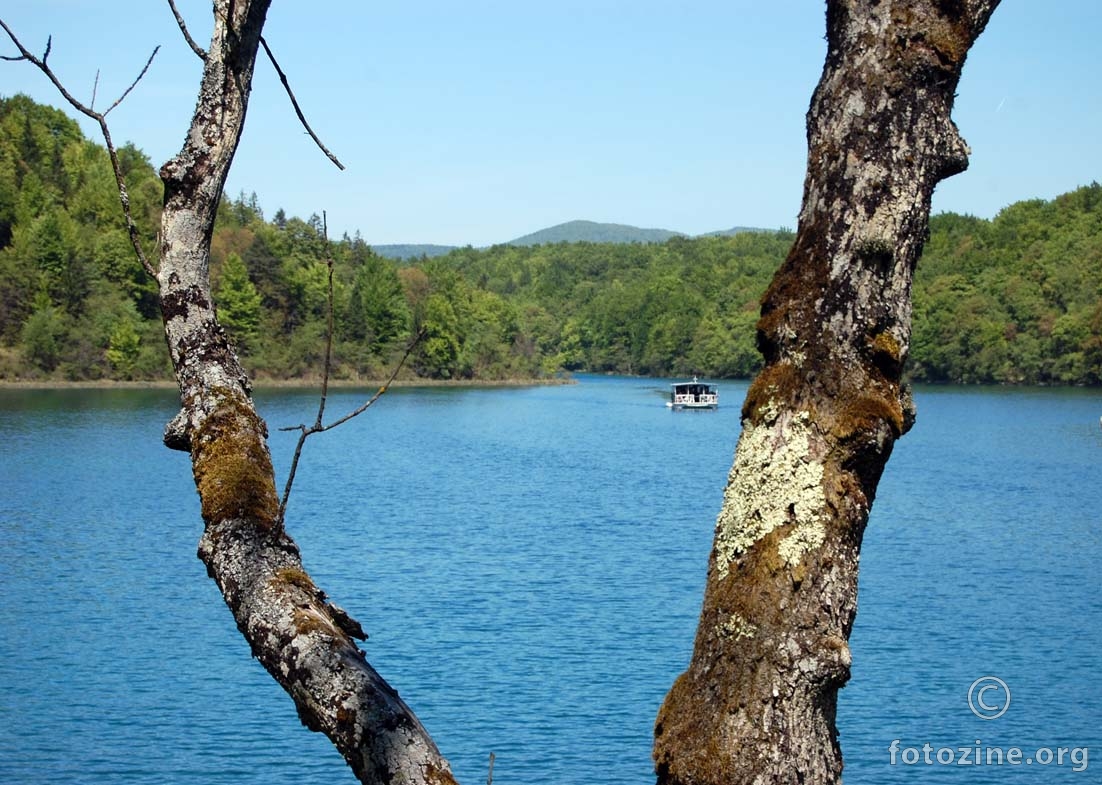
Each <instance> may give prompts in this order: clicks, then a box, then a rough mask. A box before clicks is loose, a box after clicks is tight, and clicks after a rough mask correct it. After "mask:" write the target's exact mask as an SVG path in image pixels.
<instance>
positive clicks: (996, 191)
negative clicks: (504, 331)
mask: <svg viewBox="0 0 1102 785" xmlns="http://www.w3.org/2000/svg"><path fill="white" fill-rule="evenodd" d="M178 5H179V7H180V8H181V10H182V12H183V13H184V15H185V16H186V17H187V19H188V20H189V23H190V26H191V29H192V32H193V34H194V35H195V37H196V38H197V39H199V40H200V41H201V42H202V43H204V44H205V42H206V39H207V37H208V36H209V31H210V19H209V17H210V3H209V2H206V0H180V2H179V3H178ZM823 9H824V5H823V3H821V2H818V1H817V0H773V2H768V3H764V2H760V0H754V1H753V2H751V1H750V0H728V1H727V2H713V1H712V0H707V1H705V0H701V1H700V2H680V3H679V2H674V1H671V0H661V1H658V0H554V1H553V2H546V1H544V0H500V1H497V2H495V1H493V0H464V2H457V1H455V0H449V1H448V2H444V1H443V0H433V1H429V2H421V1H419V0H402V2H394V0H391V1H390V2H376V1H374V0H372V1H371V2H367V1H364V0H334V1H333V2H324V1H320V2H303V1H302V0H294V2H288V1H287V0H283V1H282V2H280V1H279V0H277V1H276V2H274V3H273V6H272V10H271V11H270V13H269V16H268V25H267V27H266V33H265V35H266V38H267V40H268V42H269V43H270V44H271V45H272V47H273V49H274V50H275V53H276V56H277V58H278V59H279V60H280V63H281V65H282V66H283V69H284V70H285V71H286V72H287V73H288V75H289V77H290V79H291V84H292V86H293V87H294V89H295V91H296V94H297V95H298V98H299V101H300V103H301V104H302V105H303V107H304V109H305V111H306V113H307V116H308V118H309V120H310V122H311V124H312V125H313V127H314V128H315V130H316V131H317V132H318V133H319V134H320V135H321V137H322V138H323V140H324V141H325V142H326V144H327V145H328V146H329V147H330V148H331V149H332V150H333V151H334V152H335V153H336V154H337V155H338V156H339V157H340V158H341V159H342V160H343V161H344V163H345V164H346V165H347V167H348V170H347V171H345V172H339V171H337V169H336V168H335V167H333V166H332V164H330V163H329V162H328V161H327V160H326V159H325V158H324V156H323V155H322V154H321V152H320V151H318V150H317V149H316V148H315V147H314V146H313V144H312V142H310V140H309V138H308V137H306V136H305V135H304V133H303V131H302V129H301V127H300V126H299V124H298V121H297V120H296V119H295V116H294V114H293V112H292V109H291V106H290V103H289V102H288V100H287V98H286V96H285V95H284V93H283V89H282V87H281V86H280V84H279V80H278V78H277V76H276V74H275V72H274V70H273V69H272V68H271V66H270V65H269V64H268V63H267V62H266V61H262V62H261V63H260V64H259V66H258V68H257V76H256V79H255V82H254V92H253V97H252V103H251V105H250V114H249V120H248V124H247V130H246V133H245V137H244V139H243V141H242V144H241V147H240V149H239V152H238V155H237V159H236V162H235V164H234V168H233V171H232V173H231V176H230V181H229V185H228V190H229V192H230V193H231V194H236V193H237V192H238V191H241V190H244V191H246V192H251V191H255V192H256V193H257V194H258V196H259V198H260V202H261V205H262V206H263V208H264V209H265V212H266V214H267V215H268V217H271V215H272V214H273V213H274V212H275V210H276V209H277V208H280V207H282V208H283V209H284V210H286V212H287V213H288V215H298V216H301V217H307V216H309V215H310V214H311V213H315V212H316V213H319V214H320V213H321V212H322V211H323V210H325V211H327V213H328V215H329V223H330V229H331V232H333V233H334V234H337V235H339V234H340V233H341V232H349V233H352V232H355V231H356V230H359V231H360V232H361V233H362V235H363V237H364V239H365V240H367V241H368V242H371V243H379V244H381V243H406V242H408V243H441V244H449V245H465V244H468V243H469V244H472V245H475V246H479V245H488V244H491V243H494V242H503V241H506V240H509V239H512V238H514V237H517V236H519V235H523V234H526V233H528V232H531V231H535V230H537V229H541V228H544V227H547V226H550V225H553V224H557V223H561V222H563V221H568V220H572V219H576V218H583V219H589V220H595V221H611V222H616V223H627V224H634V225H636V226H644V227H661V228H666V229H674V230H678V231H683V232H687V233H690V234H696V233H702V232H707V231H712V230H716V229H725V228H729V227H731V226H736V225H740V226H759V227H767V228H775V227H779V226H789V227H794V226H795V223H796V215H797V213H798V212H799V207H800V196H801V188H802V182H803V172H804V166H805V155H806V149H805V137H804V113H805V111H806V109H807V106H808V102H809V99H810V96H811V92H812V90H813V88H814V86H815V84H816V82H817V80H818V77H819V73H820V70H821V68H822V59H823V55H824V41H823V33H824V10H823ZM0 18H3V19H4V20H5V21H6V22H7V23H8V24H9V25H11V26H12V27H13V28H14V29H15V30H16V31H17V32H18V33H19V34H20V35H21V37H22V38H23V40H24V43H26V44H27V45H28V46H29V47H30V48H31V49H32V50H35V51H38V52H41V50H42V48H43V47H44V45H45V41H46V37H47V35H50V34H52V35H53V39H54V42H53V52H52V54H51V56H50V62H51V64H52V65H53V66H54V67H55V69H56V70H57V71H58V72H59V73H60V75H61V76H62V78H63V79H64V80H65V81H66V83H67V84H68V85H70V87H71V89H72V90H73V91H74V92H75V93H77V94H78V95H80V96H82V97H85V98H88V97H90V95H91V88H92V83H93V80H94V77H95V73H96V70H97V69H99V71H100V74H101V75H100V90H99V94H100V99H99V105H100V106H101V107H102V106H104V105H106V104H107V103H108V102H109V101H111V100H114V97H115V95H116V94H117V93H118V92H119V91H121V90H122V89H123V88H124V87H125V86H126V85H127V84H129V82H130V81H131V80H132V79H133V77H134V75H135V74H136V73H137V71H138V70H139V69H140V67H141V65H142V63H144V61H145V59H146V57H148V55H149V52H150V51H151V50H152V48H153V46H154V45H156V44H161V45H162V50H161V53H160V54H159V55H158V57H157V59H156V61H155V62H154V65H153V67H152V69H151V71H150V74H149V75H148V76H147V77H146V79H145V80H144V81H143V82H142V83H141V85H140V86H139V87H138V89H137V90H136V91H135V92H134V94H133V95H132V96H131V97H130V98H129V99H128V101H127V102H126V103H125V104H123V105H122V106H121V107H120V108H119V109H117V110H116V111H115V112H114V113H113V114H112V115H111V118H110V119H111V125H112V133H113V134H114V137H115V139H116V141H117V142H122V141H132V142H134V143H135V144H136V145H138V146H139V147H141V148H142V149H143V150H145V151H146V152H147V153H148V154H149V156H150V158H151V159H152V161H153V163H154V164H155V165H157V166H159V165H160V164H161V163H162V162H163V161H164V160H166V159H167V158H169V157H170V156H171V155H172V154H173V153H174V152H175V151H176V150H177V149H178V148H179V146H180V143H181V142H182V140H183V135H184V131H185V129H186V127H187V122H188V119H189V116H190V113H191V110H192V108H193V106H194V101H195V92H196V88H197V85H198V79H199V73H200V63H199V60H198V58H196V57H195V56H194V55H193V54H192V53H191V51H190V50H189V49H188V48H187V47H186V45H185V44H184V42H183V39H182V38H181V36H180V34H179V32H178V30H177V29H176V25H175V22H174V21H173V19H172V16H171V14H170V12H169V10H168V7H167V4H166V3H162V2H158V1H157V0H5V2H4V3H3V6H2V7H0ZM1100 35H1102V3H1099V2H1097V0H1055V1H1054V2H1045V3H1042V2H1038V1H1037V0H1004V2H1003V4H1002V6H1001V7H1000V8H999V9H998V10H997V11H996V12H995V15H994V17H993V19H992V22H991V24H990V25H989V26H988V29H987V31H986V32H985V33H984V35H983V37H982V38H981V39H980V41H979V43H978V44H977V45H976V47H975V48H974V49H973V51H972V54H971V55H970V56H969V59H968V63H967V65H966V67H965V73H964V78H963V80H962V82H961V86H960V90H959V98H958V101H957V108H956V112H955V115H954V116H955V118H956V120H957V123H958V125H959V126H960V128H961V131H962V132H963V134H964V136H965V138H966V139H967V140H968V142H969V143H970V145H971V146H972V150H973V155H972V165H971V168H970V169H969V171H968V172H966V173H964V174H962V175H958V176H957V177H955V178H953V179H951V180H949V181H947V182H945V183H943V184H942V185H941V186H940V187H939V189H938V193H937V194H936V195H935V201H934V209H935V211H941V210H955V211H958V212H966V213H972V214H974V215H979V216H982V217H991V216H993V215H994V214H995V213H997V212H998V211H999V210H1000V209H1001V208H1002V207H1004V206H1006V205H1007V204H1009V203H1011V202H1014V201H1017V200H1020V199H1028V198H1037V197H1040V198H1046V199H1047V198H1051V197H1053V196H1055V195H1057V194H1059V193H1062V192H1064V191H1068V190H1071V189H1073V188H1076V187H1077V186H1079V185H1084V184H1087V183H1090V182H1091V181H1092V180H1102V152H1100V150H1102V143H1100V142H1099V138H1100V132H1102V46H1099V44H1098V43H1097V42H1098V39H1099V37H1100ZM0 52H2V53H5V54H11V52H12V50H11V47H10V45H9V44H7V42H6V40H5V41H4V42H0ZM16 92H25V93H27V94H29V95H31V96H32V97H34V98H35V99H36V100H39V101H43V102H48V103H52V104H55V105H59V101H60V99H59V98H58V97H57V96H56V95H55V94H54V92H53V88H52V87H51V86H50V85H49V84H48V83H47V82H46V81H45V78H44V77H43V76H42V75H41V74H39V73H38V72H37V71H36V70H35V69H33V68H32V67H30V66H28V65H27V64H25V63H16V64H12V63H0V94H3V95H12V94H14V93H16ZM82 125H83V126H84V127H85V130H86V132H87V133H89V134H91V133H92V132H93V130H94V129H93V128H92V127H91V126H90V124H88V123H82Z"/></svg>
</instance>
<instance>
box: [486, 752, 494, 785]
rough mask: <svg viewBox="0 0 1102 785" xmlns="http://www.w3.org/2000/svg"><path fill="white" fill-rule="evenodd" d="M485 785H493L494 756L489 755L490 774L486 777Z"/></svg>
mask: <svg viewBox="0 0 1102 785" xmlns="http://www.w3.org/2000/svg"><path fill="white" fill-rule="evenodd" d="M486 785H494V754H493V753H492V752H491V753H490V773H489V774H487V775H486Z"/></svg>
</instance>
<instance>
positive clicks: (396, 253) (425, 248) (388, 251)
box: [371, 244, 459, 260]
mask: <svg viewBox="0 0 1102 785" xmlns="http://www.w3.org/2000/svg"><path fill="white" fill-rule="evenodd" d="M458 247H459V246H456V245H400V244H399V245H373V246H371V250H373V251H374V252H375V253H377V254H379V256H385V257H387V258H388V259H399V260H405V259H420V258H421V257H422V256H428V257H429V258H432V257H433V256H443V255H444V254H446V253H449V252H450V251H454V250H455V249H456V248H458Z"/></svg>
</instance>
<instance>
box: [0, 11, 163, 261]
mask: <svg viewBox="0 0 1102 785" xmlns="http://www.w3.org/2000/svg"><path fill="white" fill-rule="evenodd" d="M0 27H3V28H4V32H5V33H7V34H8V38H10V39H11V40H12V43H13V44H15V46H16V48H17V49H18V50H19V53H20V55H21V56H20V57H5V58H4V59H5V60H8V61H16V60H27V61H28V62H30V63H32V64H33V65H34V66H35V67H36V68H38V70H40V71H41V72H42V73H44V74H45V75H46V78H48V79H49V80H50V81H51V82H52V83H53V85H54V87H56V88H57V91H58V92H59V93H61V96H62V97H63V98H64V99H65V100H66V101H68V102H69V105H70V106H72V107H73V108H74V109H76V110H77V111H78V112H80V113H81V114H83V115H85V116H86V117H89V118H91V119H92V120H95V121H96V123H97V124H98V125H99V128H100V132H101V133H102V134H103V141H104V143H105V144H106V145H107V154H108V156H109V157H110V158H111V168H112V170H114V172H115V185H116V186H118V189H119V202H120V203H121V204H122V212H123V216H124V217H125V219H126V231H127V233H128V234H129V236H130V245H131V246H133V248H134V253H136V254H137V255H138V260H139V261H140V262H141V263H142V267H143V268H144V269H145V271H146V272H147V273H149V274H150V275H151V276H153V277H154V278H155V277H156V276H157V271H156V270H155V269H154V268H153V265H152V264H151V263H150V262H149V259H148V257H146V255H145V252H144V251H143V250H142V244H141V235H140V233H139V231H138V225H137V224H136V223H134V217H133V215H132V214H131V212H130V195H129V194H128V193H127V191H126V180H125V178H124V177H123V172H122V164H121V163H120V162H119V155H118V151H116V149H115V144H114V142H112V141H111V131H110V129H108V127H107V119H106V115H107V112H110V111H111V110H112V109H114V108H115V107H116V106H118V105H119V104H120V103H121V102H122V101H123V99H124V98H126V96H128V95H129V94H130V91H131V90H133V89H134V87H135V86H137V84H138V82H139V81H141V79H142V77H144V76H145V74H146V72H147V71H148V70H149V66H150V64H151V63H152V62H153V58H154V57H156V56H157V52H158V51H160V48H161V47H159V46H158V47H157V48H156V49H154V50H153V54H151V55H150V56H149V60H147V61H146V63H145V67H144V68H143V69H142V71H141V73H140V74H138V78H137V79H135V80H134V82H133V83H132V84H131V85H130V87H128V88H126V91H125V92H124V93H123V94H122V95H121V96H120V97H119V100H118V101H115V103H113V104H112V105H111V106H110V107H109V108H108V109H107V112H103V113H102V114H101V113H100V112H97V111H95V110H94V109H92V108H91V107H89V106H85V105H84V104H83V103H81V102H80V101H78V100H77V99H76V98H74V97H73V94H72V93H70V92H69V91H68V90H66V89H65V85H63V84H62V83H61V80H60V79H58V77H57V74H55V73H54V71H53V69H52V68H50V66H49V65H47V64H46V58H48V57H49V56H50V49H51V47H52V45H53V37H52V36H51V37H50V38H48V39H47V41H46V51H45V53H44V54H43V55H42V58H41V59H39V58H37V57H35V56H34V55H32V54H31V53H30V52H29V51H27V48H26V47H25V46H23V44H22V42H20V40H19V39H18V38H17V37H16V35H15V33H13V32H12V30H11V28H10V27H8V26H7V24H6V23H5V22H4V20H3V19H0ZM97 81H98V80H97Z"/></svg>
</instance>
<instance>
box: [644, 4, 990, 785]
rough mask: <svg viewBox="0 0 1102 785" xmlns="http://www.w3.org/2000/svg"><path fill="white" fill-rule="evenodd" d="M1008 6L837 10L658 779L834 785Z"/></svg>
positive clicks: (681, 783) (660, 737) (661, 722)
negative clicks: (857, 625)
mask: <svg viewBox="0 0 1102 785" xmlns="http://www.w3.org/2000/svg"><path fill="white" fill-rule="evenodd" d="M997 3H998V0H829V2H828V3H827V48H828V51H827V57H826V64H825V66H824V69H823V74H822V78H821V80H820V82H819V86H818V88H817V89H816V91H815V94H814V96H813V98H812V102H811V108H810V110H809V112H808V117H807V127H808V170H807V178H806V180H805V184H804V197H803V208H802V211H801V213H800V219H799V228H798V231H797V236H796V240H795V243H794V245H793V247H792V249H791V251H790V252H789V255H788V257H787V259H786V260H785V262H784V264H783V265H782V267H781V269H780V270H779V271H778V272H777V274H776V276H775V277H774V279H773V282H772V284H771V285H770V287H769V289H768V291H767V292H766V294H765V296H764V298H763V301H762V310H761V319H760V321H759V322H758V343H759V347H760V348H761V350H762V353H763V355H764V357H765V367H764V369H763V370H762V372H761V373H760V375H759V376H758V377H757V378H756V379H755V380H754V382H753V384H752V385H751V387H750V389H749V391H748V393H747V397H746V401H745V404H744V405H743V410H742V424H743V431H742V435H741V436H740V438H739V442H738V447H737V448H736V451H735V458H734V464H733V466H732V468H731V473H730V476H729V479H728V485H727V489H726V492H725V495H724V501H723V505H722V509H721V511H720V513H719V516H718V519H717V521H716V530H715V540H714V545H713V548H712V552H711V556H710V559H709V563H708V576H707V583H706V588H705V595H704V604H703V609H702V611H701V617H700V623H699V627H698V629H697V636H696V642H695V647H694V651H693V656H692V660H691V662H690V665H689V668H688V670H687V671H686V672H685V673H684V674H682V675H681V676H680V677H679V678H678V679H677V681H676V682H675V683H674V685H673V687H672V688H671V690H670V692H669V694H668V695H667V697H666V700H665V702H664V704H663V706H662V708H661V710H660V712H659V715H658V719H657V722H656V724H655V747H654V758H655V764H656V771H657V773H658V780H659V782H660V783H664V784H669V785H674V784H675V783H676V784H677V785H690V784H691V785H720V783H723V784H724V785H731V784H732V783H757V784H758V785H767V784H769V783H830V782H837V781H839V779H840V777H841V771H842V760H841V752H840V750H839V746H838V740H837V730H836V727H835V709H836V705H837V695H838V690H839V689H840V688H841V687H842V685H844V684H845V682H846V681H847V680H848V678H849V672H850V652H849V647H848V640H849V635H850V630H851V629H852V626H853V619H854V615H855V612H856V607H857V564H858V555H859V551H860V547H861V538H862V535H863V533H864V528H865V524H866V522H867V520H868V515H869V509H870V506H871V505H872V502H873V497H874V495H875V493H876V486H877V483H878V482H879V479H880V475H881V472H882V471H883V468H884V465H885V464H886V462H887V460H888V457H889V455H890V454H891V450H892V446H893V444H894V443H895V440H896V439H898V438H899V437H900V436H901V435H902V434H903V433H904V432H905V431H906V430H907V429H908V428H909V427H910V424H911V422H912V420H913V410H912V407H911V403H910V398H909V394H908V392H907V390H906V389H905V386H904V385H903V382H902V369H903V364H904V362H905V360H906V357H907V351H908V347H909V342H910V333H911V301H910V291H911V281H912V276H913V273H914V268H915V264H916V262H917V260H918V257H919V254H920V252H921V249H922V245H923V242H924V241H925V237H926V232H927V225H928V219H929V213H930V198H931V195H932V193H933V190H934V187H935V186H936V185H937V183H938V182H939V181H941V180H943V179H944V178H946V177H949V176H951V175H953V174H956V173H958V172H961V171H963V170H964V169H965V168H966V166H967V155H968V148H967V146H966V145H965V143H964V141H963V140H962V139H961V137H960V135H959V133H958V132H957V129H956V126H955V125H954V124H953V122H952V119H951V118H950V112H951V110H952V106H953V98H954V92H955V90H956V87H957V83H958V81H959V78H960V73H961V68H962V66H963V64H964V59H965V56H966V54H967V53H968V51H969V49H970V48H971V46H972V44H973V42H974V41H975V40H976V38H977V36H978V35H979V34H980V32H981V31H982V30H983V28H984V26H985V25H986V23H987V20H988V19H989V17H990V15H991V13H992V11H993V10H994V8H995V6H996V5H997Z"/></svg>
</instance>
